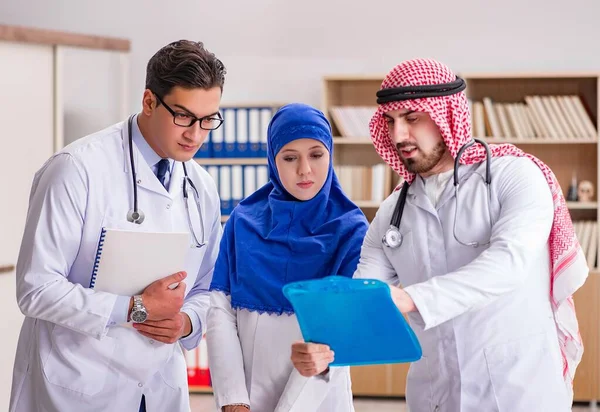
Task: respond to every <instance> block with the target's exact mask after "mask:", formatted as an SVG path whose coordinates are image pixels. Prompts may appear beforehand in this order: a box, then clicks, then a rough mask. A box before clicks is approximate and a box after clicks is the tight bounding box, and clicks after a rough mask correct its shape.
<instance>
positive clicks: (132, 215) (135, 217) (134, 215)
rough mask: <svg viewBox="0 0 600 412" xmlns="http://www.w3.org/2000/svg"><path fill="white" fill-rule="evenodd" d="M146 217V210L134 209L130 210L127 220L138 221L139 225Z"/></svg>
mask: <svg viewBox="0 0 600 412" xmlns="http://www.w3.org/2000/svg"><path fill="white" fill-rule="evenodd" d="M145 218H146V216H145V215H144V212H142V211H141V210H139V209H138V210H137V211H135V210H133V209H132V210H130V211H129V212H127V220H128V221H130V222H131V223H137V224H138V225H140V224H142V222H143V221H144V219H145Z"/></svg>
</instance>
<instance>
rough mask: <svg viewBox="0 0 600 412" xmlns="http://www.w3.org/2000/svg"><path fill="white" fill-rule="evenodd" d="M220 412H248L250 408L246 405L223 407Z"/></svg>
mask: <svg viewBox="0 0 600 412" xmlns="http://www.w3.org/2000/svg"><path fill="white" fill-rule="evenodd" d="M221 411H222V412H248V411H250V408H249V407H247V406H246V405H225V406H223V407H222V408H221Z"/></svg>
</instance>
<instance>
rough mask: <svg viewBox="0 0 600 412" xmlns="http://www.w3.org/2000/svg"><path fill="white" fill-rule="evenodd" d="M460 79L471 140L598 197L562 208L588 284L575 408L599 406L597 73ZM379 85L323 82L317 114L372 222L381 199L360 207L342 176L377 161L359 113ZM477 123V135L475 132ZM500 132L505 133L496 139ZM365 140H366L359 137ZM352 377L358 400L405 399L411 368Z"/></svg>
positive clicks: (580, 297)
mask: <svg viewBox="0 0 600 412" xmlns="http://www.w3.org/2000/svg"><path fill="white" fill-rule="evenodd" d="M459 76H461V77H462V78H464V79H465V80H466V82H467V89H466V93H467V97H468V98H469V100H470V102H471V115H472V118H473V122H474V127H473V133H474V134H475V135H477V136H480V137H481V138H483V139H484V140H485V141H487V142H488V143H512V144H515V145H516V146H518V147H521V148H523V150H525V151H526V152H528V153H531V154H532V155H534V156H536V157H537V158H539V159H541V160H542V161H543V162H545V163H546V164H547V165H548V166H549V167H550V168H551V169H552V171H553V172H554V174H555V175H556V177H557V179H558V181H559V183H560V185H561V188H562V190H563V193H564V194H565V196H566V194H567V191H568V189H569V186H570V184H571V179H572V178H573V177H574V176H576V177H577V179H578V181H582V180H588V181H590V182H591V183H592V184H593V185H594V188H595V193H596V194H595V195H594V197H593V198H592V200H591V201H590V202H567V206H568V208H569V211H570V213H571V216H572V218H573V221H574V223H575V230H576V233H577V236H578V239H579V241H580V243H581V244H582V248H583V249H584V252H585V253H586V256H587V258H588V266H589V267H590V270H591V275H590V278H589V280H588V281H587V282H586V283H585V284H584V286H583V287H582V288H581V289H580V290H579V291H578V292H577V293H576V294H575V302H576V305H577V316H578V320H579V324H580V328H581V335H582V337H583V340H584V345H585V347H586V351H585V353H584V355H583V360H582V362H581V363H580V365H579V367H578V369H577V375H576V376H575V382H574V391H575V396H574V398H575V400H576V401H590V400H594V399H600V373H599V372H598V368H597V365H598V362H600V332H599V331H598V328H597V325H598V324H599V323H600V276H598V275H599V274H600V273H598V263H597V262H598V255H599V248H600V232H599V229H598V227H599V225H598V223H599V221H598V219H600V213H598V210H599V209H598V208H599V202H598V200H597V199H598V195H597V194H598V191H599V188H598V184H599V183H600V177H599V170H598V158H599V157H600V145H599V144H598V142H599V141H600V140H599V139H600V134H599V133H598V123H599V114H598V112H599V108H600V93H599V89H600V73H591V72H585V73H582V72H580V73H577V72H573V73H570V72H560V73H551V72H540V73H470V74H469V73H460V74H459ZM383 78H384V75H356V76H355V75H351V74H344V75H337V76H336V75H331V76H326V77H324V78H323V96H322V107H321V109H322V110H323V112H324V113H325V115H326V116H327V117H328V119H329V121H330V122H331V124H332V131H333V133H334V136H336V137H335V138H334V144H335V155H334V156H335V158H334V162H335V166H334V167H335V168H336V172H337V173H338V176H340V183H341V184H342V187H343V188H344V190H345V191H346V190H347V188H348V186H351V190H352V195H351V196H350V198H352V199H354V201H355V203H356V204H357V205H358V206H359V207H360V208H361V209H362V210H363V212H364V213H365V215H366V216H367V218H369V220H371V219H372V218H373V217H374V215H375V213H376V211H377V208H378V207H379V205H380V204H381V200H377V201H374V200H373V201H369V200H362V199H365V197H364V190H363V192H362V195H363V196H362V197H358V198H357V197H355V196H353V195H354V193H353V191H354V189H355V187H354V185H355V184H356V182H357V181H358V180H357V179H356V178H355V177H354V176H353V178H352V179H350V180H345V181H344V180H343V173H340V170H343V169H344V168H345V167H348V166H365V167H373V165H375V164H377V162H378V161H381V159H379V156H378V155H377V153H376V152H375V149H374V147H373V144H372V142H371V139H370V137H369V136H368V129H366V130H367V132H363V131H364V130H365V122H367V120H366V119H367V118H368V116H367V114H366V113H365V111H364V109H363V108H365V107H376V106H377V104H376V92H377V90H379V88H380V86H381V82H382V80H383ZM484 98H485V99H486V100H488V99H489V100H488V101H487V108H486V107H485V106H484V104H483V99H484ZM474 102H480V103H481V106H479V107H478V110H479V112H478V114H476V113H475V110H474V106H473V103H474ZM490 103H492V104H490ZM517 106H518V107H517ZM540 107H541V108H540ZM340 108H341V109H342V110H340ZM490 108H492V110H491V111H492V113H502V112H504V115H501V114H499V115H498V116H497V122H496V126H495V128H494V129H495V131H496V133H492V127H491V124H490V121H489V118H488V117H487V116H488V114H487V113H488V112H489V109H490ZM486 109H487V110H486ZM534 109H537V110H538V112H537V113H536V114H532V113H533V111H534ZM517 110H519V111H517ZM523 113H525V114H523ZM544 113H545V115H543V114H544ZM542 115H543V116H542ZM476 116H479V117H477V118H475V117H476ZM481 116H483V117H481ZM500 117H502V119H500ZM477 119H479V121H477ZM482 119H483V120H482ZM536 119H537V120H536ZM500 120H502V122H501V121H500ZM338 122H339V124H338ZM476 123H478V129H477V128H475V124H476ZM499 123H500V125H499ZM534 123H535V124H534ZM507 125H508V126H507ZM482 130H483V132H481V131H482ZM499 130H500V131H501V132H504V131H505V130H508V131H509V132H510V133H509V132H506V133H499ZM517 131H518V132H519V133H517ZM544 131H546V133H544ZM563 132H564V133H563ZM363 133H367V135H366V136H363ZM492 136H503V137H492ZM385 167H386V172H385V178H384V179H383V180H384V187H383V198H385V197H387V196H389V195H390V194H391V193H392V190H393V189H394V187H395V184H397V183H398V179H399V177H398V176H397V175H396V174H395V173H394V172H393V171H392V170H391V169H390V168H389V167H388V166H385ZM344 182H345V183H346V184H344ZM372 183H373V182H371V186H372ZM367 186H369V185H367ZM371 189H372V187H371ZM367 192H368V190H367ZM347 193H348V192H347ZM358 199H361V200H358ZM392 366H393V368H392ZM351 371H352V381H353V392H354V394H355V395H358V396H361V395H364V396H404V388H405V384H406V373H407V371H408V365H378V366H368V367H353V368H351ZM375 383H377V384H375Z"/></svg>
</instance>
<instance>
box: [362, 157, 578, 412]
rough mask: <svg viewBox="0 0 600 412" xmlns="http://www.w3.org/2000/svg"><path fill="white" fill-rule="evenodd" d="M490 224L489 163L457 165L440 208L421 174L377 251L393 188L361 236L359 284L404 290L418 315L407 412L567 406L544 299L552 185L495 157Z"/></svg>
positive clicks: (413, 321) (507, 411) (525, 166)
mask: <svg viewBox="0 0 600 412" xmlns="http://www.w3.org/2000/svg"><path fill="white" fill-rule="evenodd" d="M491 169H492V184H491V188H492V194H491V217H492V220H493V221H492V222H490V217H489V216H488V207H489V206H488V201H487V199H486V197H487V189H486V185H485V184H484V182H483V177H484V176H485V164H479V165H471V166H465V165H461V166H460V167H459V176H460V180H459V182H460V186H459V194H458V197H459V209H458V217H457V222H456V233H457V236H458V238H459V239H461V240H462V241H463V242H465V243H466V242H469V241H475V240H483V241H487V240H488V239H489V238H490V236H491V244H490V245H489V246H480V247H478V248H473V247H471V246H463V245H461V244H460V243H458V242H457V241H456V240H455V238H454V236H453V225H454V220H455V218H454V212H455V209H456V206H457V205H456V197H455V195H454V186H453V179H452V178H451V179H450V180H449V181H448V183H447V186H446V188H445V190H444V191H443V193H442V195H441V197H440V200H439V202H438V205H437V210H436V208H434V206H433V205H432V204H431V201H430V200H429V198H428V197H427V196H426V194H425V190H424V186H423V181H422V179H421V178H417V179H415V181H414V182H413V184H412V185H411V186H410V189H409V192H408V197H407V201H406V206H405V209H404V215H403V218H402V225H401V230H400V231H401V232H402V233H403V235H404V241H403V243H402V245H401V246H400V248H398V249H395V250H392V249H390V248H387V247H385V246H383V245H382V242H381V239H382V237H383V235H384V233H385V231H386V230H387V229H388V227H389V224H390V220H391V216H392V213H393V210H394V206H395V204H396V200H397V199H398V195H399V191H396V192H395V193H393V194H392V195H391V196H390V197H389V198H388V199H386V200H385V201H384V203H383V204H382V206H381V208H380V209H379V211H378V213H377V215H376V217H375V219H374V220H373V222H372V224H371V226H370V228H369V231H368V233H367V235H366V238H365V241H364V244H363V249H362V251H361V259H360V263H359V266H358V269H357V271H356V273H355V276H354V277H356V278H377V279H380V280H384V281H386V282H388V283H390V284H398V283H400V284H401V285H402V286H404V287H405V290H406V292H407V293H408V294H409V295H410V296H411V297H412V299H413V300H414V302H415V304H416V307H417V309H418V312H412V313H410V314H409V315H408V319H409V322H410V325H411V326H412V328H413V329H414V331H415V333H416V335H417V338H418V340H419V342H420V344H421V346H422V349H423V358H422V359H421V360H419V361H417V362H415V363H413V364H412V365H411V366H410V370H409V373H408V377H407V386H406V399H407V403H408V406H409V408H410V411H411V412H426V411H427V412H430V411H436V412H481V411H486V412H487V411H490V412H491V411H499V412H530V411H544V412H564V411H570V410H571V408H570V403H571V399H570V398H569V395H568V393H567V390H566V386H565V383H564V381H563V378H562V360H561V354H560V349H559V345H558V338H557V332H556V327H555V324H554V320H553V314H552V310H551V305H550V300H549V290H550V257H549V250H548V235H549V233H550V228H551V225H552V220H553V213H554V212H553V201H552V195H551V192H550V189H549V187H548V184H547V183H546V180H545V178H544V176H543V174H542V172H541V171H540V169H539V168H538V167H537V166H536V165H535V164H534V163H533V162H532V161H531V160H529V159H527V158H516V157H502V158H494V159H493V161H492V168H491Z"/></svg>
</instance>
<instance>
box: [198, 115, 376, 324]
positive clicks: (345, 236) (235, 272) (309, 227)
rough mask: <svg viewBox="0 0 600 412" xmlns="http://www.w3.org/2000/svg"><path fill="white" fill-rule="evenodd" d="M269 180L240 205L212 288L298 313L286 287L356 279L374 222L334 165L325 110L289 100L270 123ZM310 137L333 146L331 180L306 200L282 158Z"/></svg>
mask: <svg viewBox="0 0 600 412" xmlns="http://www.w3.org/2000/svg"><path fill="white" fill-rule="evenodd" d="M267 133H268V162H269V183H267V184H266V185H265V186H263V187H261V188H260V189H258V190H257V191H256V192H255V193H253V194H252V195H250V196H249V197H247V198H246V199H244V200H243V201H242V202H240V203H239V205H238V206H237V207H236V208H235V209H234V210H233V213H232V214H231V216H230V218H229V220H228V221H227V224H226V225H225V230H224V233H223V237H222V239H221V245H220V250H219V256H218V258H217V262H216V264H215V270H214V274H213V280H212V284H211V287H210V289H211V290H219V291H223V292H225V293H227V294H229V295H230V296H231V305H232V307H233V308H236V309H240V308H243V309H248V310H251V311H258V312H261V313H263V312H266V313H273V314H279V315H280V314H282V313H287V314H291V313H293V312H294V311H293V308H292V305H291V304H290V302H289V301H288V300H287V298H286V297H285V296H284V295H283V292H282V288H283V286H285V285H286V284H288V283H290V282H295V281H300V280H309V279H320V278H323V277H325V276H331V275H337V276H347V277H352V275H353V274H354V271H355V270H356V267H357V265H358V260H359V256H360V249H361V246H362V242H363V238H364V236H365V234H366V232H367V228H368V223H367V220H366V218H365V216H364V215H363V213H362V211H361V210H360V209H359V208H358V207H357V206H356V205H355V204H354V203H353V202H352V201H351V200H350V199H348V197H346V195H345V194H344V193H343V192H342V189H341V186H340V184H339V182H338V179H337V177H336V175H335V172H334V170H333V139H332V136H331V127H330V125H329V122H328V121H327V119H326V118H325V116H324V115H323V113H322V112H320V111H319V110H317V109H315V108H313V107H311V106H308V105H305V104H299V103H296V104H289V105H286V106H284V107H282V108H281V109H280V110H279V111H278V112H277V113H276V114H275V116H274V117H273V119H271V122H270V124H269V128H268V131H267ZM302 138H311V139H315V140H318V141H319V142H321V143H323V145H324V146H325V147H326V148H327V150H329V153H330V159H331V160H330V162H329V172H328V175H327V180H326V181H325V184H324V185H323V187H322V188H321V190H320V191H319V192H318V193H317V195H316V196H315V197H314V198H312V199H310V200H307V201H299V200H297V199H296V198H294V197H293V196H292V195H290V194H289V193H288V192H287V191H286V190H285V189H284V187H283V185H282V184H281V180H280V179H279V173H278V171H277V167H276V166H275V156H276V155H277V153H279V151H280V150H281V148H282V147H283V146H285V145H286V144H287V143H289V142H291V141H294V140H297V139H302Z"/></svg>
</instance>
